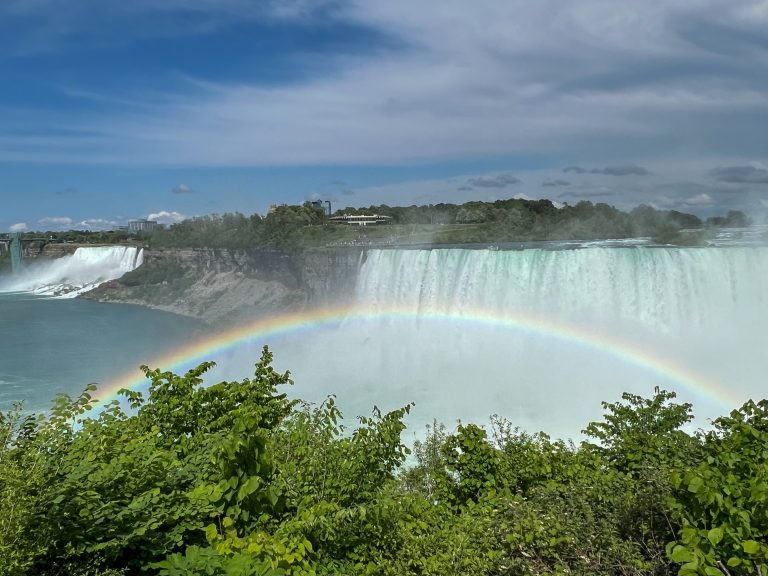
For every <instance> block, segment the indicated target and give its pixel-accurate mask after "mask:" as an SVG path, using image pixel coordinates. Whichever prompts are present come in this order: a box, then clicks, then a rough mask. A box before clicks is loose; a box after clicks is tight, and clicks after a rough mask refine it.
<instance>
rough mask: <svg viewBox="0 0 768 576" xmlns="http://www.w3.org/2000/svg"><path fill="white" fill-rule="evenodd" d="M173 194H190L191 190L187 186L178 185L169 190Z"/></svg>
mask: <svg viewBox="0 0 768 576" xmlns="http://www.w3.org/2000/svg"><path fill="white" fill-rule="evenodd" d="M171 192H173V193H174V194H191V193H192V188H190V187H189V186H187V185H186V184H178V185H177V186H174V187H173V189H172V190H171Z"/></svg>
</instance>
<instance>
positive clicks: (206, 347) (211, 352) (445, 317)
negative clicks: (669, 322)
mask: <svg viewBox="0 0 768 576" xmlns="http://www.w3.org/2000/svg"><path fill="white" fill-rule="evenodd" d="M414 319H418V320H419V321H434V322H449V323H453V324H455V323H464V322H466V323H471V324H476V325H481V326H487V327H491V328H501V329H508V330H514V331H521V332H523V333H529V334H531V335H538V336H544V337H547V338H552V339H555V340H558V341H561V342H564V343H566V344H568V345H573V346H579V347H582V348H584V349H586V350H591V351H593V352H596V353H599V354H605V355H606V356H608V357H613V358H615V359H618V360H619V361H621V362H623V363H627V364H628V365H633V366H636V367H639V368H641V369H643V370H646V371H648V372H649V374H653V375H655V376H657V377H658V376H660V377H661V378H663V379H664V380H665V381H667V382H669V383H670V384H672V385H673V387H674V386H678V387H682V388H684V389H685V390H687V391H689V392H691V393H693V394H695V395H696V396H697V397H704V398H706V399H708V400H710V401H712V402H713V403H715V404H716V405H718V406H720V407H723V408H727V409H730V408H732V407H733V406H735V405H736V404H737V400H736V399H735V398H733V397H730V396H729V394H728V391H727V389H726V388H725V387H724V386H723V385H722V384H718V383H716V382H713V381H711V380H710V379H709V378H708V377H707V376H705V375H703V374H698V373H696V372H695V371H694V370H692V369H690V368H689V367H685V366H682V365H680V364H678V363H677V362H675V361H674V360H672V359H670V358H664V357H662V356H661V355H659V353H658V352H656V351H650V350H646V349H644V348H642V347H641V346H639V345H638V344H637V343H631V342H628V341H621V340H618V339H616V338H615V336H613V335H611V336H610V337H608V336H605V335H602V334H600V333H597V332H593V331H589V330H586V329H584V328H583V327H578V326H575V325H571V324H566V323H564V322H559V321H554V320H552V319H548V318H542V317H538V316H534V315H530V314H525V313H514V314H509V313H507V314H505V315H503V316H499V315H498V313H490V312H488V311H483V310H473V311H463V312H460V313H458V312H457V313H443V312H419V313H417V312H415V311H413V310H410V309H398V308H389V309H386V310H383V311H382V310H379V311H376V312H371V311H366V310H361V309H359V308H350V307H342V308H326V309H315V310H304V311H301V312H298V313H295V314H285V315H280V316H276V317H271V318H268V319H262V320H257V321H255V322H252V323H250V324H246V325H242V326H238V327H235V328H231V329H228V330H224V331H222V332H220V333H217V334H215V335H213V336H211V337H209V338H205V339H202V340H199V341H196V342H194V343H191V344H187V345H184V346H182V347H180V348H179V349H177V350H175V351H173V352H171V353H170V354H166V355H164V356H161V357H158V358H154V359H152V360H150V361H149V362H147V365H149V366H151V367H159V368H161V369H162V370H170V371H173V372H176V373H181V372H184V371H186V370H188V369H189V368H191V367H193V366H196V365H197V364H199V363H200V362H203V361H206V360H214V359H215V358H216V357H217V356H219V355H220V354H221V353H222V352H225V351H229V350H233V349H236V348H238V347H241V346H247V345H250V346H253V345H259V346H261V345H263V344H269V343H270V339H271V338H278V337H282V336H285V335H292V334H301V333H308V332H313V331H317V330H322V329H325V328H330V327H333V326H338V325H341V324H342V323H343V322H354V321H367V320H377V321H378V320H414ZM147 385H148V381H147V379H146V378H145V376H144V375H143V374H142V373H140V372H139V371H138V369H137V370H135V371H131V372H130V373H127V374H124V375H122V376H120V377H118V378H116V379H115V380H114V381H112V382H109V383H107V384H106V385H105V386H103V387H102V388H100V390H99V391H98V392H97V398H98V402H101V403H104V402H109V401H111V400H113V399H115V398H116V397H117V393H118V391H119V390H120V389H123V388H127V389H131V390H140V389H142V388H146V386H147Z"/></svg>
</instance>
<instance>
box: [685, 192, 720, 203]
mask: <svg viewBox="0 0 768 576" xmlns="http://www.w3.org/2000/svg"><path fill="white" fill-rule="evenodd" d="M683 202H684V204H686V205H687V206H711V205H712V204H714V203H715V201H714V199H713V198H712V196H710V195H709V194H706V193H704V192H702V193H701V194H696V195H695V196H691V197H689V198H686V199H685V200H684V201H683Z"/></svg>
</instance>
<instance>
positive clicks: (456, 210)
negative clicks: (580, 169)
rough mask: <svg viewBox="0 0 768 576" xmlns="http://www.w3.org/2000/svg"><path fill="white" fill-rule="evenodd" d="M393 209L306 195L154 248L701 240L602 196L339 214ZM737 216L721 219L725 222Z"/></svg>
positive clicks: (162, 235)
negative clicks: (357, 221)
mask: <svg viewBox="0 0 768 576" xmlns="http://www.w3.org/2000/svg"><path fill="white" fill-rule="evenodd" d="M341 214H353V215H358V214H359V215H363V214H367V215H371V214H380V215H384V216H389V217H390V218H391V222H392V224H391V225H390V226H372V227H360V228H358V227H350V226H340V225H335V224H331V223H330V221H329V220H328V219H327V216H326V215H325V213H324V211H323V210H322V209H320V208H317V207H315V206H313V205H312V204H311V203H310V202H305V203H304V204H303V205H301V206H287V205H283V206H277V207H274V208H273V209H272V210H271V211H270V213H269V214H267V215H266V216H264V217H262V216H260V215H258V214H253V215H251V216H245V215H243V214H240V213H235V214H223V215H216V214H214V215H210V216H202V217H197V218H191V219H189V220H184V221H183V222H179V223H177V224H173V225H171V226H169V227H167V228H159V229H157V230H155V231H154V232H153V233H152V235H151V236H150V237H149V243H150V245H151V246H152V247H154V248H181V247H187V248H211V249H219V248H222V249H223V248H226V249H230V250H245V249H254V248H258V249H262V250H279V251H283V252H288V253H291V254H298V253H301V252H303V251H305V250H307V249H310V248H315V247H319V246H325V245H334V246H335V245H348V244H351V245H368V244H377V245H390V244H425V243H426V244H432V243H434V244H463V243H498V242H521V241H531V240H569V239H576V240H587V239H600V238H628V237H633V236H652V237H656V238H658V239H660V241H662V240H663V241H664V242H665V243H666V242H672V243H701V242H702V241H703V236H699V235H692V234H688V233H686V234H683V235H680V230H682V229H700V228H702V226H703V224H702V222H701V220H700V219H699V218H697V217H696V216H693V215H691V214H684V213H682V212H677V211H675V210H668V211H663V210H657V209H655V208H652V207H650V206H639V207H638V208H635V209H634V210H632V211H631V212H629V213H627V212H622V211H620V210H617V209H616V208H614V207H613V206H609V205H608V204H605V203H597V204H593V203H592V202H589V201H581V202H578V203H577V204H576V205H573V206H571V205H568V204H565V205H563V206H561V207H556V206H555V204H553V203H552V202H551V201H550V200H524V199H514V198H513V199H507V200H496V201H494V202H480V201H471V202H466V203H464V204H446V203H439V204H430V205H426V206H415V205H414V206H388V205H386V204H381V205H375V206H369V207H367V208H355V207H347V208H344V209H342V210H337V211H336V215H341ZM737 220H738V218H737V217H736V216H733V217H732V218H730V219H722V221H723V223H726V222H727V223H732V222H737Z"/></svg>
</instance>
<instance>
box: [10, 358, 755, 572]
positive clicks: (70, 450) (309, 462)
mask: <svg viewBox="0 0 768 576" xmlns="http://www.w3.org/2000/svg"><path fill="white" fill-rule="evenodd" d="M271 360H272V357H271V354H270V353H269V351H268V350H266V349H265V350H264V352H263V355H262V358H261V360H260V361H259V362H258V363H257V364H256V368H255V373H254V376H253V378H246V379H243V380H241V381H234V382H219V383H216V384H213V385H210V386H206V385H204V382H203V379H204V376H205V374H206V372H207V371H208V370H209V369H210V368H211V366H212V364H210V363H203V364H201V365H200V366H198V367H196V368H194V369H192V370H190V371H188V372H187V373H186V374H184V375H176V374H173V373H171V372H162V371H160V370H156V369H149V368H146V367H145V368H144V371H145V374H146V375H147V378H148V379H149V380H150V385H149V388H148V391H147V394H146V397H145V395H143V394H141V393H138V392H134V391H128V390H125V391H122V398H121V401H120V402H118V401H112V402H110V403H107V404H106V405H102V406H100V408H99V410H98V411H97V413H96V414H95V415H91V414H93V412H90V414H89V411H90V410H91V409H92V408H93V406H94V402H93V400H92V398H91V394H92V393H93V392H94V387H93V386H90V387H88V388H87V389H86V390H85V392H84V393H83V394H82V395H81V396H79V397H78V398H75V399H70V398H67V397H59V398H58V399H57V400H56V403H55V405H54V407H53V409H52V410H51V412H50V413H49V414H48V415H41V416H33V415H28V414H25V413H24V411H23V410H22V408H21V407H20V406H17V407H16V408H15V409H13V410H11V411H10V412H9V413H7V414H4V415H2V416H0V434H2V437H1V438H2V440H0V575H14V576H21V575H31V574H42V575H60V574H74V575H81V576H86V575H94V576H96V575H98V576H117V575H121V574H123V575H132V574H158V575H162V576H191V575H196V574H210V575H216V576H218V575H221V576H225V575H226V576H230V575H243V576H250V575H260V576H278V575H280V576H324V575H330V574H350V575H361V576H362V575H372V574H381V575H384V576H395V575H398V576H399V575H403V574H414V575H415V574H418V575H421V576H428V575H442V574H452V575H467V576H469V575H472V576H474V575H477V574H488V575H491V574H493V575H496V574H508V575H535V574H571V575H584V576H587V575H605V576H609V575H610V576H615V575H619V574H620V575H638V576H639V575H651V574H653V575H659V576H661V575H670V574H674V573H677V572H679V573H680V574H681V575H683V576H686V575H692V574H701V575H715V574H724V575H728V574H731V575H735V574H754V573H758V574H759V573H763V574H765V573H766V563H767V562H768V560H767V559H768V544H766V541H765V534H766V533H768V513H767V512H766V510H768V507H766V505H765V503H766V498H768V482H767V481H766V470H768V450H766V446H768V402H766V401H762V402H759V403H756V404H755V403H748V404H746V405H745V406H744V407H742V408H741V410H737V411H734V412H732V413H731V414H730V415H729V416H726V417H723V418H720V419H718V420H717V421H716V422H715V424H714V428H713V430H712V431H710V432H707V433H700V434H698V435H690V434H688V433H686V432H685V431H684V430H683V428H684V427H685V426H686V425H688V424H689V422H690V419H691V407H690V405H688V404H677V403H675V402H674V400H675V395H674V394H673V393H671V392H665V391H662V390H656V391H655V393H654V395H653V396H652V397H651V398H642V397H640V396H637V395H632V394H624V395H623V396H622V398H621V400H620V401H619V402H615V403H604V404H603V407H604V410H605V413H604V417H603V419H602V420H601V421H599V422H592V423H590V424H588V425H587V427H586V428H585V434H586V435H587V437H588V439H589V440H590V441H585V442H583V443H582V444H580V445H576V444H573V443H566V442H563V441H561V440H553V439H551V438H550V437H548V436H547V435H546V434H543V433H537V434H530V433H527V432H525V431H521V430H520V429H518V428H516V427H514V425H513V424H512V423H510V422H509V421H507V420H504V419H502V418H499V417H496V416H494V417H492V419H491V421H490V424H489V426H488V427H487V428H485V427H481V426H478V425H476V424H462V425H460V426H458V427H457V428H456V430H454V431H448V430H446V428H445V427H444V426H443V425H441V424H439V423H437V422H435V423H434V424H433V425H432V426H430V427H429V428H428V429H427V433H426V436H425V437H424V438H423V439H422V440H420V441H418V442H415V443H414V445H413V452H412V453H411V452H410V450H409V449H408V448H407V447H406V446H405V445H404V444H403V442H402V440H401V435H402V432H403V431H404V429H405V424H404V418H405V417H406V416H407V414H408V412H409V410H410V405H406V406H404V407H403V408H400V409H398V410H394V411H392V412H389V413H382V412H381V411H379V410H378V409H375V408H374V410H373V413H372V415H371V416H368V417H361V418H359V419H358V422H357V423H356V424H355V425H354V426H351V425H350V423H349V422H348V421H346V420H345V419H344V417H343V415H342V413H341V411H340V409H339V408H338V406H337V405H336V402H335V399H334V398H333V397H329V398H328V399H327V400H326V401H325V402H323V403H322V404H320V405H318V406H313V405H309V404H306V403H303V402H300V401H297V400H292V399H290V398H289V397H288V395H287V394H286V393H285V392H283V391H282V390H281V388H282V387H284V386H285V385H287V384H289V383H290V376H289V374H288V373H279V372H276V371H275V370H274V369H273V368H272V367H271ZM409 455H410V456H411V459H410V460H409V459H408V458H409Z"/></svg>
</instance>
